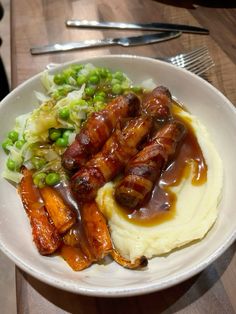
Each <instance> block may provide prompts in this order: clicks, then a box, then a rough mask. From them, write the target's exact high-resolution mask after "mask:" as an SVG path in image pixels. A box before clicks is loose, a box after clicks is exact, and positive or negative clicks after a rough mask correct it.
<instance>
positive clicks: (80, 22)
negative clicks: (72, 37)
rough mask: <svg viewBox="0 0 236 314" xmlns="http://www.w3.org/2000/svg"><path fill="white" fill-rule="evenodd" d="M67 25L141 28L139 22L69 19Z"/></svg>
mask: <svg viewBox="0 0 236 314" xmlns="http://www.w3.org/2000/svg"><path fill="white" fill-rule="evenodd" d="M66 26H69V27H80V28H108V29H140V28H141V27H140V26H139V25H138V24H133V23H120V22H98V21H88V20H67V21H66Z"/></svg>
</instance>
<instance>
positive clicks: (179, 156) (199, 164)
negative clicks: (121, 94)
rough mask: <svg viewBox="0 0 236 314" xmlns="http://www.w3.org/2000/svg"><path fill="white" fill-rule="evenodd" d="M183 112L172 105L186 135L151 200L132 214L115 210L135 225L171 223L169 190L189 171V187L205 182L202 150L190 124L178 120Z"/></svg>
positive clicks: (173, 210)
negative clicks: (191, 173) (190, 182)
mask: <svg viewBox="0 0 236 314" xmlns="http://www.w3.org/2000/svg"><path fill="white" fill-rule="evenodd" d="M182 110H184V109H183V107H182V106H180V105H179V104H178V103H176V102H174V103H173V112H174V117H175V118H176V119H179V120H181V121H182V122H183V123H184V124H185V126H186V129H187V134H186V136H185V138H184V139H183V142H182V145H181V146H180V148H179V150H178V151H177V153H176V156H175V158H173V159H172V160H171V161H170V162H169V164H168V165H167V167H166V169H165V170H164V171H163V172H162V175H161V177H160V180H159V181H157V183H156V185H155V187H154V189H153V192H152V195H151V198H150V199H149V201H148V202H147V203H146V204H145V205H144V206H143V207H142V208H140V209H137V210H133V211H132V210H128V209H125V208H120V207H118V208H119V212H120V214H121V215H122V216H123V217H124V218H125V219H126V220H129V221H130V222H132V223H134V224H138V225H143V226H151V225H157V224H160V223H162V222H165V221H167V220H170V219H172V218H173V217H174V216H175V214H176V201H177V196H176V195H175V193H173V192H172V191H171V190H170V187H172V186H177V185H179V183H180V182H181V181H182V180H183V179H186V178H188V176H189V174H190V171H191V167H193V178H192V185H195V186H196V185H202V184H204V183H205V182H206V180H207V165H206V162H205V159H204V156H203V153H202V150H201V147H200V146H199V144H198V141H197V138H196V135H195V133H194V130H193V128H192V126H191V121H188V119H185V118H182V117H180V116H179V114H178V113H179V112H181V111H182Z"/></svg>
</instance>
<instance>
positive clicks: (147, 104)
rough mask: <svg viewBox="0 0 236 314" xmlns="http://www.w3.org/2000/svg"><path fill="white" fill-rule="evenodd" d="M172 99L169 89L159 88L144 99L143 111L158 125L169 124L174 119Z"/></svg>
mask: <svg viewBox="0 0 236 314" xmlns="http://www.w3.org/2000/svg"><path fill="white" fill-rule="evenodd" d="M171 107H172V97H171V94H170V91H169V90H168V88H166V87H164V86H157V87H156V88H154V89H153V90H152V91H151V92H149V93H147V94H146V95H144V97H143V101H142V106H141V110H142V113H144V114H147V115H149V116H151V117H153V118H154V119H155V122H156V123H163V122H167V121H168V120H170V119H171V118H172V113H171Z"/></svg>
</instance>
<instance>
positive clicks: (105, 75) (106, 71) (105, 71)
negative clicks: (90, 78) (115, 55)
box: [98, 68, 110, 78]
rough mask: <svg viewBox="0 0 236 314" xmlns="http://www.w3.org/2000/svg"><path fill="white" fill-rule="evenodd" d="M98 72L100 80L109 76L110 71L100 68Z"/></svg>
mask: <svg viewBox="0 0 236 314" xmlns="http://www.w3.org/2000/svg"><path fill="white" fill-rule="evenodd" d="M98 72H99V75H100V76H101V77H102V78H106V77H107V75H108V74H110V71H109V70H108V69H106V68H100V69H99V70H98Z"/></svg>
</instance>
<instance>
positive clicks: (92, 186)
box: [71, 117, 152, 202]
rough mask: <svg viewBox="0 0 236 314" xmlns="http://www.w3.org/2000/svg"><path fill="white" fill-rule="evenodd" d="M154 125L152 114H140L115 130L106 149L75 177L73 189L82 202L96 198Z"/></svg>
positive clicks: (72, 181)
mask: <svg viewBox="0 0 236 314" xmlns="http://www.w3.org/2000/svg"><path fill="white" fill-rule="evenodd" d="M151 126H152V121H151V120H150V119H149V117H139V118H135V119H132V120H130V121H129V122H128V123H127V125H126V126H125V127H124V128H123V129H121V130H120V129H116V130H115V132H113V134H112V135H111V137H110V138H109V139H108V140H107V142H106V144H105V145H104V146H103V148H102V150H101V151H100V152H99V153H98V154H96V155H95V156H94V157H93V158H92V159H91V160H90V161H89V162H88V163H87V164H86V166H85V167H83V168H82V169H81V170H79V171H78V172H77V173H76V174H75V175H74V176H73V177H72V179H71V189H72V191H73V193H74V195H75V197H76V198H77V200H78V201H79V202H87V201H89V200H93V199H94V198H95V197H96V195H97V190H98V189H99V188H100V187H102V186H103V185H104V184H105V183H106V182H108V181H110V180H112V179H113V178H114V177H115V176H116V175H117V174H119V172H120V171H121V170H122V169H123V168H124V167H125V165H126V164H127V163H128V161H129V159H130V158H131V157H133V156H134V155H135V154H136V153H137V145H138V144H139V143H140V142H141V141H142V140H143V139H144V138H145V136H147V134H148V133H149V131H150V129H151Z"/></svg>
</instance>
